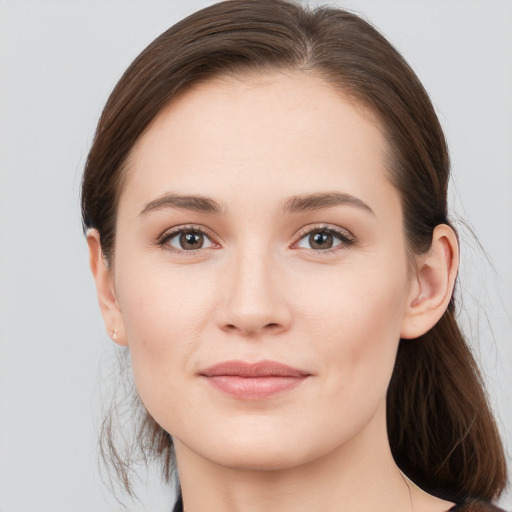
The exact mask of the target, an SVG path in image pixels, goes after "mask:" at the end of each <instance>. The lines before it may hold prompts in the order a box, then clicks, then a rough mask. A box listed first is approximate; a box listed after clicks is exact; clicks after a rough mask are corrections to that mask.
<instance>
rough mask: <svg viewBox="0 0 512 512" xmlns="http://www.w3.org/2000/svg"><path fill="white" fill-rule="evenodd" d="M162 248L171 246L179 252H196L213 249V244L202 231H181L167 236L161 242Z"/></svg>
mask: <svg viewBox="0 0 512 512" xmlns="http://www.w3.org/2000/svg"><path fill="white" fill-rule="evenodd" d="M160 244H161V245H162V246H165V245H167V246H170V247H172V248H173V249H175V250H177V251H195V250H197V249H205V248H208V247H212V246H213V244H212V242H211V240H210V238H209V237H208V235H206V233H203V232H202V231H199V230H198V229H180V230H176V231H173V232H172V233H169V234H168V235H166V236H165V237H164V238H163V239H162V241H161V242H160Z"/></svg>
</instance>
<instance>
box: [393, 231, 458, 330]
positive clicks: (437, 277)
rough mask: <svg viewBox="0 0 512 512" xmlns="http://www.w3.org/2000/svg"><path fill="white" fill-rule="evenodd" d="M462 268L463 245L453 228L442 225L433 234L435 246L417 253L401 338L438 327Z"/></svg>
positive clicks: (433, 244)
mask: <svg viewBox="0 0 512 512" xmlns="http://www.w3.org/2000/svg"><path fill="white" fill-rule="evenodd" d="M458 268H459V244H458V241H457V236H456V235H455V232H454V231H453V229H452V228H450V227H449V226H447V225H446V224H439V225H438V226H436V228H435V229H434V232H433V234H432V245H431V247H430V249H429V251H428V252H427V253H425V254H421V255H418V256H416V272H415V275H414V276H413V278H412V283H411V293H410V295H409V298H408V301H409V302H408V307H407V311H406V314H405V316H404V319H403V322H402V329H401V332H400V337H401V338H404V339H413V338H418V337H419V336H421V335H423V334H425V333H426V332H427V331H428V330H429V329H431V328H432V327H434V325H435V324H436V323H437V322H438V320H439V319H440V318H441V317H442V316H443V314H444V312H445V311H446V308H447V307H448V304H449V302H450V299H451V297H452V293H453V288H454V286H455V279H456V277H457V271H458Z"/></svg>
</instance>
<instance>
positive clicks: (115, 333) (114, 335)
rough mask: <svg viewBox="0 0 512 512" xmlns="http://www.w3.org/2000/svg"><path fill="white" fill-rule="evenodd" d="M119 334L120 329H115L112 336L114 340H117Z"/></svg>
mask: <svg viewBox="0 0 512 512" xmlns="http://www.w3.org/2000/svg"><path fill="white" fill-rule="evenodd" d="M118 332H119V329H114V334H112V339H114V340H115V339H116V338H117V333H118Z"/></svg>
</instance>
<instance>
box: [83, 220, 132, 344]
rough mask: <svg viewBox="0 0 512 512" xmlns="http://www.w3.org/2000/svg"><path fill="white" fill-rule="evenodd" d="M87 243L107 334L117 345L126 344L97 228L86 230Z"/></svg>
mask: <svg viewBox="0 0 512 512" xmlns="http://www.w3.org/2000/svg"><path fill="white" fill-rule="evenodd" d="M87 245H88V246H89V264H90V266H91V272H92V275H93V276H94V281H95V282H96V293H97V295H98V302H99V305H100V310H101V314H102V316H103V322H104V323H105V328H106V330H107V334H108V335H109V336H110V337H111V338H112V339H113V340H114V341H115V342H116V343H117V344H118V345H123V346H126V345H127V344H128V343H127V341H126V332H125V328H124V322H123V316H122V314H121V310H120V308H119V303H118V302H117V299H116V295H115V290H114V279H113V275H112V271H111V269H110V268H109V266H108V263H107V260H106V259H105V257H104V255H103V251H102V249H101V243H100V234H99V232H98V230H97V229H89V230H88V231H87Z"/></svg>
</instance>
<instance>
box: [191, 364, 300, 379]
mask: <svg viewBox="0 0 512 512" xmlns="http://www.w3.org/2000/svg"><path fill="white" fill-rule="evenodd" d="M199 374H200V375H202V376H205V377H218V376H221V375H223V376H235V377H248V378H249V377H307V376H308V375H310V374H309V373H308V372H305V371H303V370H299V369H297V368H293V367H292V366H288V365H287V364H283V363H279V362H277V361H259V362H257V363H247V362H245V361H224V362H222V363H218V364H215V365H213V366H210V367H209V368H206V369H205V370H202V371H201V372H199Z"/></svg>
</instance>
